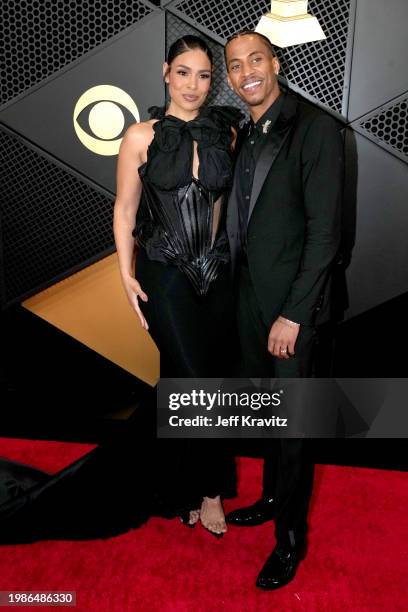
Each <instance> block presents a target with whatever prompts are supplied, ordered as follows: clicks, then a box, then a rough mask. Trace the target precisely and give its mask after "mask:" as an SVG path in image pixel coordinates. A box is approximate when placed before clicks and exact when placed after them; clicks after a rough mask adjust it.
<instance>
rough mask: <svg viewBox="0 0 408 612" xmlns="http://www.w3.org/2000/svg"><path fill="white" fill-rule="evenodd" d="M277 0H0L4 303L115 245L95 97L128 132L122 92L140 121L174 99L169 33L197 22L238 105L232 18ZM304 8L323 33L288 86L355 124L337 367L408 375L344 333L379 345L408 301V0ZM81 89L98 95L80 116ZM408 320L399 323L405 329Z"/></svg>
mask: <svg viewBox="0 0 408 612" xmlns="http://www.w3.org/2000/svg"><path fill="white" fill-rule="evenodd" d="M269 7H270V3H269V1H268V0H259V1H257V2H254V1H253V0H170V1H168V0H162V2H161V5H159V2H156V3H151V2H149V1H148V0H92V1H87V0H71V1H69V2H68V1H66V0H53V1H49V0H41V1H40V0H21V1H20V2H18V3H17V2H15V0H3V1H2V3H1V5H0V23H1V28H2V30H3V32H2V33H3V36H2V37H1V42H0V58H1V60H0V61H1V65H2V71H1V92H0V96H1V106H0V156H1V165H0V177H1V201H2V216H1V227H0V231H1V240H0V247H1V249H0V254H1V261H2V272H1V275H0V288H1V303H2V305H3V308H4V307H6V308H7V307H9V306H12V305H13V304H14V305H15V304H18V303H19V302H20V301H21V300H22V299H23V298H24V297H27V296H29V295H31V294H34V293H36V292H37V291H38V290H40V289H42V288H44V287H46V286H48V285H50V284H53V283H54V282H55V281H57V280H59V279H61V278H63V277H65V276H68V275H70V274H71V273H72V272H73V271H76V270H78V269H80V268H82V267H85V266H87V265H89V263H90V262H92V261H95V260H97V259H99V258H101V257H104V256H105V255H106V254H108V253H110V252H112V251H113V248H114V247H113V236H112V230H111V218H112V205H113V200H114V193H115V180H114V176H115V165H116V154H108V155H106V154H100V153H97V152H95V151H93V150H91V149H90V148H88V147H87V146H85V145H84V144H83V141H81V140H80V138H79V137H78V135H77V134H78V131H81V130H85V131H87V130H88V137H89V138H90V141H91V142H93V141H95V139H96V140H97V141H98V140H99V143H100V141H101V140H103V138H101V137H100V135H99V136H98V134H95V133H94V134H92V132H89V124H88V123H87V118H89V117H90V113H91V112H92V108H93V106H92V105H95V104H96V105H97V104H98V102H100V101H101V100H104V101H106V100H109V99H110V100H111V101H113V103H114V105H116V107H119V108H120V109H121V112H122V115H123V117H122V118H121V121H122V119H123V121H122V123H123V129H122V133H123V131H124V130H125V129H126V126H127V125H128V124H129V123H130V122H132V121H134V120H135V110H134V108H133V107H132V105H131V104H130V103H129V100H128V99H127V98H126V94H127V95H128V96H130V99H131V101H133V103H134V104H135V105H136V107H137V111H138V112H139V114H140V118H141V120H143V119H145V118H146V117H147V112H146V110H147V108H148V106H150V105H152V104H160V103H162V102H163V101H164V90H163V85H162V82H161V78H160V75H161V65H162V62H163V59H164V55H165V49H166V47H168V46H169V44H171V42H172V41H173V40H174V39H176V38H177V37H178V36H180V35H181V34H184V33H187V32H199V33H200V34H201V35H203V36H204V37H206V38H207V40H208V41H209V42H210V44H211V46H212V48H213V50H214V53H215V58H216V62H215V76H214V87H213V93H212V99H211V102H216V103H219V104H223V103H226V104H235V105H238V106H239V105H240V103H239V101H238V100H237V99H236V98H235V97H234V95H233V94H232V93H231V91H230V90H229V89H228V88H227V86H226V83H225V79H224V76H225V75H224V67H223V61H222V45H223V43H224V42H225V39H226V37H228V36H229V35H230V34H231V33H233V32H234V31H237V30H240V29H243V28H253V27H254V26H255V25H256V23H257V22H258V20H259V18H260V17H261V15H262V14H263V13H265V12H267V11H268V10H269ZM309 11H310V12H312V13H313V14H314V15H315V16H317V17H318V19H319V20H320V23H321V25H322V27H323V29H324V31H325V33H326V35H327V39H326V40H325V41H321V42H316V43H310V44H307V45H298V46H296V47H292V48H289V49H283V50H282V51H279V56H280V59H281V64H282V76H283V78H284V80H285V81H286V82H287V83H288V85H289V86H290V87H291V88H292V89H293V90H295V91H296V92H297V93H298V94H300V95H302V96H303V97H304V98H306V99H307V100H308V101H309V102H310V103H311V104H316V105H318V106H319V107H321V108H323V109H324V110H325V111H326V112H328V113H330V114H331V115H333V116H334V117H335V118H336V119H337V120H338V121H340V122H341V123H342V124H343V125H344V132H345V150H346V162H347V163H346V166H347V175H346V193H345V209H344V232H343V236H344V238H343V246H342V258H341V261H340V263H339V271H340V272H341V273H340V274H339V277H342V274H343V272H344V271H345V278H346V284H344V283H343V284H342V287H341V291H339V293H338V302H337V306H338V308H337V316H338V319H339V320H340V321H342V322H340V323H339V325H340V327H341V330H342V331H341V334H340V337H341V339H342V341H343V344H342V342H339V343H338V354H337V357H336V359H337V364H339V367H338V370H337V371H338V373H343V372H344V373H345V374H347V375H350V369H347V367H348V366H349V364H350V362H352V363H353V364H354V365H353V367H354V369H352V370H351V372H352V373H353V375H366V376H370V375H372V376H374V375H375V376H381V375H383V376H384V375H385V376H396V375H399V376H405V373H404V372H403V370H402V365H401V361H399V362H398V363H397V362H396V361H395V360H394V362H393V363H392V364H391V365H390V362H389V360H388V359H386V360H385V359H383V360H381V359H379V360H378V359H375V360H374V358H373V353H372V352H371V351H368V353H370V355H371V358H368V359H365V358H364V356H363V358H362V355H361V352H360V354H359V356H358V358H357V357H356V356H355V354H354V357H353V356H350V353H349V351H348V349H347V347H348V345H349V341H350V342H356V334H357V339H358V335H359V334H360V340H358V341H359V343H361V342H363V343H365V346H367V342H368V343H369V342H370V341H371V342H373V344H372V347H373V348H375V347H376V344H375V342H374V340H373V339H372V335H373V331H372V330H373V329H375V330H379V329H383V327H384V325H385V324H386V323H387V321H390V320H394V321H395V320H396V319H397V318H399V317H400V316H401V315H403V313H404V312H406V310H405V306H406V304H407V301H408V293H407V292H408V241H407V239H406V236H407V233H408V206H407V194H408V167H407V164H408V129H407V117H408V71H407V70H406V57H407V55H408V43H407V38H406V24H407V23H408V3H407V2H406V1H405V0H389V1H388V2H387V3H384V2H383V1H382V0H310V2H309ZM98 86H109V87H110V88H111V89H112V88H113V89H112V90H114V92H117V89H119V90H120V91H121V92H122V93H121V94H120V96H121V97H120V98H115V95H116V94H115V93H114V94H113V95H114V97H113V99H112V98H108V94H109V91H110V90H108V89H105V90H103V94H101V95H102V98H99V99H97V98H95V97H94V99H93V100H91V98H92V95H91V94H90V93H89V91H90V90H92V91H98V90H93V88H96V87H98ZM101 91H102V90H101ZM86 92H88V94H87V95H88V99H89V100H90V102H89V105H88V106H87V107H84V108H83V109H82V111H81V113H79V115H78V117H75V116H74V113H75V109H76V105H77V103H78V101H79V100H81V99H82V96H83V95H84V94H85V93H86ZM123 94H125V96H124V95H123ZM117 95H119V94H117ZM132 108H133V110H132ZM81 115H82V116H81ZM76 123H79V124H80V128H81V130H78V129H77V128H76V127H75V124H76ZM119 123H120V121H119ZM81 133H82V131H81ZM120 136H121V133H118V134H116V135H114V136H112V135H111V136H110V138H108V139H106V138H105V140H110V141H113V140H115V139H116V140H117V139H120ZM84 138H86V136H85V137H84ZM90 146H91V147H92V144H91V145H90ZM94 146H96V147H97V146H98V145H97V144H96V145H94ZM405 318H406V317H405V315H403V320H405ZM404 334H405V335H404ZM406 334H407V332H406V325H405V324H403V323H402V324H400V326H399V335H400V337H401V335H402V336H403V337H404V338H406ZM374 337H375V334H374ZM364 353H367V351H363V354H364ZM336 359H335V362H336ZM370 359H371V360H370ZM361 361H364V362H365V364H366V365H367V364H371V365H372V364H374V363H375V364H376V365H377V367H376V368H375V371H374V370H370V367H371V366H370V365H369V366H368V367H366V368H365V369H364V368H363V369H362V368H361ZM379 363H380V366H379V365H378V364H379ZM383 366H384V368H385V370H382V369H381V368H382V367H383Z"/></svg>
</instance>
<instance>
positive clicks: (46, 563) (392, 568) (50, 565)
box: [0, 439, 408, 612]
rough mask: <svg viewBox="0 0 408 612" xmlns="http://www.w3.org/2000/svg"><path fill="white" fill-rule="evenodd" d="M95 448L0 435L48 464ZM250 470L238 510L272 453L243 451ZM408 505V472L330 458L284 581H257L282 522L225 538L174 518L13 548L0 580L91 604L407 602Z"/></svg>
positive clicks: (241, 606) (348, 607)
mask: <svg viewBox="0 0 408 612" xmlns="http://www.w3.org/2000/svg"><path fill="white" fill-rule="evenodd" d="M90 448H91V447H90V446H88V445H83V444H67V443H57V442H33V441H25V440H8V439H0V455H2V456H3V457H8V458H10V459H15V460H18V461H22V462H25V463H29V464H31V465H35V466H36V467H38V468H41V469H44V470H49V471H54V470H58V469H60V468H61V467H63V466H65V465H66V464H68V463H70V462H71V461H73V460H75V459H76V458H78V457H79V456H81V455H82V454H83V453H84V452H87V451H88V450H89V449H90ZM240 472H241V480H240V483H241V486H240V498H239V500H233V501H231V502H227V504H226V509H227V510H230V509H232V508H234V507H236V506H238V505H240V504H245V503H247V502H251V501H252V500H254V499H255V498H256V497H257V495H258V493H259V490H260V474H261V462H260V461H257V460H254V459H241V460H240ZM407 508H408V478H407V474H406V473H402V472H390V471H382V470H372V469H359V468H342V467H334V466H324V467H323V466H319V467H318V468H317V475H316V487H315V494H314V498H313V504H312V510H311V515H310V527H311V529H310V545H309V554H308V556H307V558H306V560H305V561H304V562H303V563H302V564H301V566H300V568H299V571H298V574H297V576H296V578H295V580H294V581H293V582H292V583H291V584H289V585H288V586H286V587H285V588H284V589H281V590H280V591H275V592H269V593H268V592H262V591H259V590H257V589H256V588H255V587H254V581H255V578H256V575H257V572H258V570H259V569H260V568H261V566H262V564H263V561H264V560H265V558H266V557H267V555H268V554H269V552H270V551H271V549H272V547H273V541H274V538H273V524H267V525H262V526H260V527H253V528H247V529H242V528H241V529H239V528H230V531H229V533H228V534H227V535H226V536H225V537H224V538H223V539H222V540H216V539H215V538H213V537H211V536H210V535H209V534H208V533H206V532H205V531H204V530H203V529H202V528H200V527H197V528H196V529H194V530H190V529H186V528H185V527H183V526H182V525H181V524H180V523H179V522H178V521H177V520H173V521H166V520H164V519H151V520H150V521H149V522H148V524H147V525H145V526H144V527H142V528H141V529H138V530H134V531H132V532H130V533H127V534H125V535H123V536H120V537H117V538H112V539H110V540H105V541H103V540H95V541H91V542H85V543H84V542H40V543H37V544H30V545H20V546H2V547H0V590H39V591H41V590H47V591H49V590H53V589H54V590H76V592H77V606H76V610H78V611H80V612H92V611H94V610H95V611H98V612H105V611H106V612H132V611H146V612H155V611H160V612H192V611H193V610H194V612H196V611H197V612H199V611H201V610H202V611H204V610H205V611H213V610H214V611H215V610H217V611H218V610H227V611H234V612H235V611H237V612H247V611H251V612H252V611H258V610H259V611H263V610H265V611H266V610H268V611H269V610H277V611H278V610H279V611H281V610H282V611H284V612H287V611H292V610H305V611H307V612H309V611H310V612H314V611H317V612H325V611H328V612H337V611H339V612H340V611H341V612H344V611H353V612H354V611H356V612H357V611H358V612H363V611H364V612H368V611H370V612H373V611H380V610H381V611H386V610H387V611H388V610H392V611H397V610H408V603H407V600H406V596H404V593H406V591H405V588H406V579H407V575H408V546H407V544H408V515H407ZM24 609H32V608H24ZM37 609H39V608H37Z"/></svg>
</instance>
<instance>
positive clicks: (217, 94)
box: [166, 13, 245, 110]
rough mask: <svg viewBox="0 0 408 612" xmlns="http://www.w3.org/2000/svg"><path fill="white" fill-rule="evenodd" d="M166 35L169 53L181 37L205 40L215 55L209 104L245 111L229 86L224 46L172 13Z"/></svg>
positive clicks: (169, 15)
mask: <svg viewBox="0 0 408 612" xmlns="http://www.w3.org/2000/svg"><path fill="white" fill-rule="evenodd" d="M166 33H167V34H166V51H168V49H169V47H170V45H171V44H172V43H173V42H174V41H175V40H177V39H178V38H180V37H181V36H185V35H186V34H196V35H197V36H200V37H201V38H204V39H205V41H206V42H207V43H208V45H209V47H210V48H211V51H212V52H213V55H214V71H213V79H212V85H211V92H210V95H209V96H208V104H220V105H229V106H235V107H237V108H241V109H242V110H245V106H244V104H243V103H242V102H241V100H240V98H238V96H236V95H235V94H234V92H233V91H231V89H230V88H229V87H228V85H227V80H226V71H225V63H224V50H223V47H222V45H220V44H218V43H216V42H214V41H212V40H210V39H209V38H208V37H207V36H205V35H203V34H202V33H201V32H199V31H198V30H196V29H195V28H193V27H192V26H191V25H188V24H187V23H185V22H184V21H182V20H181V19H178V18H177V17H175V16H174V15H172V14H171V13H168V14H167V28H166Z"/></svg>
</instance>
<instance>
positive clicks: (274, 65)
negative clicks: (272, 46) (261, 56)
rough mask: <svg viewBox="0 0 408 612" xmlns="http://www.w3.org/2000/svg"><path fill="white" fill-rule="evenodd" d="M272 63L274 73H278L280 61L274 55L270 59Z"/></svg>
mask: <svg viewBox="0 0 408 612" xmlns="http://www.w3.org/2000/svg"><path fill="white" fill-rule="evenodd" d="M272 63H273V70H274V72H275V74H276V75H278V74H279V71H280V63H279V60H278V58H277V57H274V58H273V59H272Z"/></svg>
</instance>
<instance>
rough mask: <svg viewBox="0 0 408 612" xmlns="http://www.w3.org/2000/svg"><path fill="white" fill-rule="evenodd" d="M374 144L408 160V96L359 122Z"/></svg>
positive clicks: (359, 125)
mask: <svg viewBox="0 0 408 612" xmlns="http://www.w3.org/2000/svg"><path fill="white" fill-rule="evenodd" d="M358 127H360V128H362V130H363V133H366V134H367V135H368V136H369V137H371V139H372V140H374V142H376V143H377V144H379V145H380V146H382V147H384V148H387V149H389V150H390V152H392V153H394V154H395V155H397V156H398V157H401V158H402V159H406V160H408V94H405V95H404V96H402V97H401V98H400V99H399V100H398V101H394V102H392V103H390V104H387V105H385V106H383V107H382V108H381V109H378V110H376V111H374V112H373V113H370V114H368V115H366V116H365V117H363V119H360V120H359V121H358Z"/></svg>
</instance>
